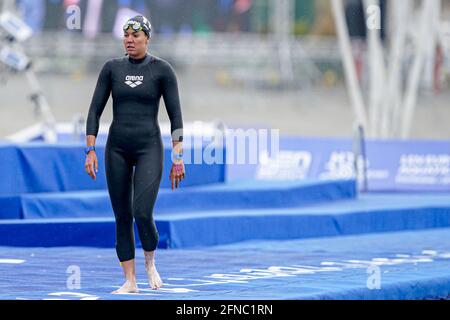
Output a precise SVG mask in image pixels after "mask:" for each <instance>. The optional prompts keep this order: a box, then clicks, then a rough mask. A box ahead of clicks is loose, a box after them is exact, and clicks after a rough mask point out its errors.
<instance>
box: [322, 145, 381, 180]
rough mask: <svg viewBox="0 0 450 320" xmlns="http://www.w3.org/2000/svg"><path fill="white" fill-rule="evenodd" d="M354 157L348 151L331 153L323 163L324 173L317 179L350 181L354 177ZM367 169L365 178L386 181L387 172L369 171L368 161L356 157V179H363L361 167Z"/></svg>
mask: <svg viewBox="0 0 450 320" xmlns="http://www.w3.org/2000/svg"><path fill="white" fill-rule="evenodd" d="M354 162H355V155H354V154H353V152H350V151H333V152H332V153H331V154H330V158H329V159H328V161H327V162H326V163H325V168H324V171H323V172H322V173H321V174H320V175H319V179H321V180H327V179H352V178H354V177H355V163H354ZM364 164H365V167H366V169H367V178H370V179H387V178H388V177H389V171H388V170H376V169H370V162H369V159H366V160H365V163H364V158H363V157H361V156H359V157H358V177H359V178H360V179H362V177H363V165H364Z"/></svg>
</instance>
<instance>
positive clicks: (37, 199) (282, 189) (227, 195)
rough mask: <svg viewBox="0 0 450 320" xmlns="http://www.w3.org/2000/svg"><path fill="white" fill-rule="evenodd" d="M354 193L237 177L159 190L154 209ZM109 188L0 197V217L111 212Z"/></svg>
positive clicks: (340, 186) (304, 201) (296, 201)
mask: <svg viewBox="0 0 450 320" xmlns="http://www.w3.org/2000/svg"><path fill="white" fill-rule="evenodd" d="M355 197H356V185H355V182H354V181H353V180H341V181H315V182H312V181H298V182H256V181H241V182H229V183H223V184H211V185H206V186H198V187H187V188H186V187H184V186H183V188H181V189H179V190H176V191H175V192H174V191H172V190H166V189H161V190H160V194H159V196H158V200H157V202H156V206H155V212H156V213H167V212H172V213H174V212H186V211H205V210H208V211H209V210H226V209H248V208H279V207H294V206H304V205H308V204H313V203H321V202H329V201H334V200H342V199H351V198H355ZM112 216H114V213H113V211H112V207H111V202H110V199H109V194H108V192H107V191H106V190H105V191H83V192H64V193H41V194H26V195H22V196H16V197H1V196H0V219H37V218H74V217H86V218H91V217H112Z"/></svg>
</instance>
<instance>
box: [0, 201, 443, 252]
mask: <svg viewBox="0 0 450 320" xmlns="http://www.w3.org/2000/svg"><path fill="white" fill-rule="evenodd" d="M155 218H156V223H157V227H158V230H159V234H160V243H159V246H160V248H189V247H199V246H211V245H220V244H226V243H233V242H239V241H245V240H252V239H273V240H275V239H276V240H283V239H301V238H311V237H325V236H342V235H350V234H361V233H375V232H392V231H401V230H419V229H428V228H442V227H448V226H450V195H413V194H410V195H407V194H401V195H387V194H381V195H364V196H362V197H360V198H359V199H357V200H343V201H338V202H336V203H332V204H323V205H316V206H308V207H292V208H272V209H246V210H243V209H240V210H218V211H211V210H206V211H195V212H180V213H177V214H175V213H164V214H155ZM113 238H114V221H113V219H112V218H98V219H87V218H83V219H76V218H73V219H35V220H33V219H31V220H19V221H17V220H8V221H2V222H0V245H4V246H61V245H64V246H80V245H83V246H84V245H87V246H98V247H112V246H113V245H114V239H113Z"/></svg>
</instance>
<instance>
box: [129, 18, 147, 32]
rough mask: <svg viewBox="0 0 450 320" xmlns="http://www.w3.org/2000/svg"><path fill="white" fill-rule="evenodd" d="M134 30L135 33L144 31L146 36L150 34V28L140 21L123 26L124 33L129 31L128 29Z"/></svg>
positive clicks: (131, 21)
mask: <svg viewBox="0 0 450 320" xmlns="http://www.w3.org/2000/svg"><path fill="white" fill-rule="evenodd" d="M130 28H131V29H133V31H135V32H139V31H144V32H145V33H146V34H149V33H150V30H149V28H148V26H147V25H146V24H144V23H141V22H139V21H135V20H130V21H128V22H127V23H125V25H124V26H123V31H127V30H128V29H130Z"/></svg>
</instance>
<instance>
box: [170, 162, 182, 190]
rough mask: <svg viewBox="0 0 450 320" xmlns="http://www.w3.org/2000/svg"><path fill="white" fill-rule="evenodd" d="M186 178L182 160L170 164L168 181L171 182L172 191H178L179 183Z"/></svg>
mask: <svg viewBox="0 0 450 320" xmlns="http://www.w3.org/2000/svg"><path fill="white" fill-rule="evenodd" d="M185 177H186V171H185V168H184V162H183V160H180V161H176V162H174V163H173V164H172V169H171V170H170V176H169V179H170V180H171V181H172V190H174V189H178V188H179V186H180V182H181V181H183V180H184V178H185Z"/></svg>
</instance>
